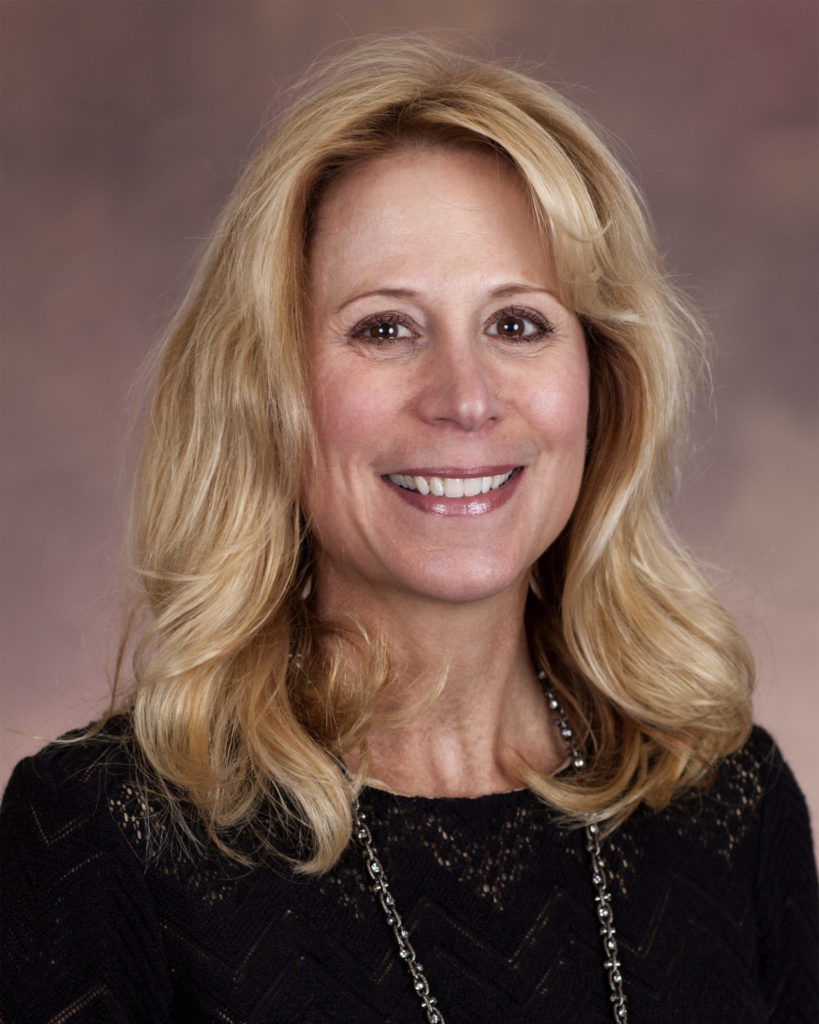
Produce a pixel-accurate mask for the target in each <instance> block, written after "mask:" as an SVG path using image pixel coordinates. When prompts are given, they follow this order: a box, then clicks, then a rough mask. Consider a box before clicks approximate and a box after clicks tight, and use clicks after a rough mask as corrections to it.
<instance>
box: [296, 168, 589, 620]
mask: <svg viewBox="0 0 819 1024" xmlns="http://www.w3.org/2000/svg"><path fill="white" fill-rule="evenodd" d="M555 293H556V282H555V279H554V274H553V270H552V266H551V261H550V259H549V257H548V254H547V252H546V250H545V248H544V245H543V242H542V239H541V236H540V233H539V231H538V229H537V227H536V225H535V222H534V220H533V217H532V214H531V212H530V206H529V202H528V200H527V197H526V194H525V192H524V189H523V186H522V185H521V183H520V181H519V180H518V178H517V177H516V175H515V174H514V172H513V171H511V170H510V169H509V168H508V167H507V166H505V165H504V164H502V163H501V162H499V161H498V160H496V159H495V158H494V157H492V156H489V155H485V154H481V153H473V152H468V151H459V150H448V149H442V148H430V149H406V150H399V151H397V152H395V153H393V154H389V155H387V156H384V157H378V158H375V159H374V160H372V161H370V162H369V163H366V164H364V165H362V166H360V167H358V168H356V169H354V170H352V171H350V172H349V173H348V174H347V175H346V176H344V177H342V178H341V179H340V180H339V181H337V182H336V183H334V185H333V186H332V187H331V188H330V190H329V192H328V194H327V196H326V198H325V199H324V201H323V203H322V205H321V207H320V209H319V214H318V219H317V223H316V229H315V234H314V238H313V242H312V246H311V262H310V290H309V302H310V305H309V316H308V330H309V346H310V361H311V374H312V389H313V390H312V402H313V412H314V417H315V428H316V441H317V446H316V447H317V459H316V464H315V466H314V467H313V469H312V471H311V472H310V473H309V474H308V476H307V478H306V479H305V483H304V504H305V509H306V512H307V514H308V518H309V521H310V524H311V529H312V534H313V539H314V550H315V570H316V576H315V585H316V587H317V589H318V594H319V599H320V600H321V601H323V602H324V606H325V607H326V608H329V609H331V610H333V611H336V612H342V611H344V610H345V608H346V609H353V608H355V606H356V605H355V601H356V599H357V596H358V597H363V596H365V595H367V596H369V598H371V599H372V598H373V597H374V598H376V599H378V598H379V597H381V598H386V597H387V596H388V592H395V593H401V594H405V595H406V594H412V595H415V596H419V597H425V598H427V599H429V600H431V601H444V602H470V601H477V600H481V599H488V598H492V597H494V596H497V595H499V594H501V593H505V592H508V591H509V588H523V589H525V587H526V586H527V584H528V571H529V568H530V566H531V565H532V563H533V562H534V561H535V560H536V559H537V558H538V557H539V556H540V555H541V554H542V553H543V552H544V551H545V550H546V548H548V547H549V545H550V544H551V543H552V542H553V541H554V540H555V538H556V537H557V535H558V534H559V533H560V532H561V530H562V529H563V527H564V526H565V525H566V522H567V520H568V518H569V516H570V514H571V511H572V508H573V507H574V504H575V501H576V498H577V494H578V490H579V488H580V482H581V477H582V473H583V464H584V456H585V446H586V419H587V411H588V390H589V370H588V361H587V358H586V346H585V340H584V336H583V331H582V328H581V325H580V323H579V321H578V318H577V317H576V316H575V315H574V313H572V312H571V311H570V310H568V309H566V308H565V307H564V306H562V305H561V304H560V302H558V300H557V298H556V297H555Z"/></svg>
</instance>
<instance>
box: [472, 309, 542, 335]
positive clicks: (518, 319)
mask: <svg viewBox="0 0 819 1024" xmlns="http://www.w3.org/2000/svg"><path fill="white" fill-rule="evenodd" d="M484 330H485V331H486V333H487V334H489V335H491V336H492V337H495V338H503V339H504V340H505V341H521V342H522V341H542V340H543V339H544V338H545V337H546V335H547V334H551V333H552V332H553V331H554V328H553V327H552V325H551V324H550V323H549V321H548V320H546V319H545V318H544V317H543V316H542V315H541V314H540V313H537V312H536V311H535V310H533V309H531V310H530V309H515V308H508V309H504V310H498V312H497V313H495V314H494V315H493V316H492V318H491V319H490V320H489V322H488V323H487V324H486V326H485V327H484Z"/></svg>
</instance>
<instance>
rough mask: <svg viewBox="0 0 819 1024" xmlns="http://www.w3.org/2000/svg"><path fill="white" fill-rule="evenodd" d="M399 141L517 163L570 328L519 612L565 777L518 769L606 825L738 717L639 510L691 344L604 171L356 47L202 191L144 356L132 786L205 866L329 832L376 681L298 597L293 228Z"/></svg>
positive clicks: (734, 677) (335, 828)
mask: <svg viewBox="0 0 819 1024" xmlns="http://www.w3.org/2000/svg"><path fill="white" fill-rule="evenodd" d="M406 145H434V146H481V147H488V148H489V149H490V150H491V151H493V152H495V153H497V154H499V155H500V156H501V157H502V158H503V159H504V160H506V161H508V162H509V164H511V165H512V166H513V167H514V168H516V170H517V172H518V173H519V174H520V176H521V179H522V180H523V182H524V183H525V184H526V186H527V188H528V190H529V194H530V196H531V202H532V210H533V214H534V216H535V217H536V218H537V220H538V222H539V224H540V225H541V228H542V231H543V233H544V237H545V238H546V239H547V241H548V244H549V245H550V247H551V251H552V254H553V258H554V262H555V268H556V271H557V278H558V280H559V282H560V285H561V288H562V294H561V296H560V298H561V301H563V302H564V304H565V305H567V306H568V307H569V308H571V309H573V310H574V311H576V312H577V314H578V315H579V316H580V318H581V320H582V322H583V324H584V326H585V330H586V335H587V341H588V351H589V359H590V364H591V415H590V435H589V452H588V461H587V466H586V469H585V476H584V480H583V484H582V488H581V493H580V497H579V500H578V502H577V506H576V508H575V510H574V513H573V515H572V517H571V520H570V522H569V525H568V526H567V528H566V530H565V531H564V533H563V534H562V536H561V537H560V538H559V539H558V541H557V542H556V543H555V544H553V545H552V547H551V548H550V549H549V550H548V551H547V552H546V553H545V554H544V555H543V556H542V558H541V559H540V560H539V562H538V563H537V564H536V565H535V566H534V567H533V570H532V589H531V592H530V599H529V603H528V606H527V611H526V623H527V631H528V636H529V640H530V644H531V648H532V652H533V657H534V658H535V659H536V660H537V661H538V662H539V663H540V665H542V667H543V668H544V669H545V671H546V672H547V674H548V676H549V679H550V682H551V685H552V686H553V687H554V688H555V689H556V690H557V691H558V692H559V694H560V696H561V699H562V701H563V702H564V703H565V706H566V707H567V709H568V711H569V714H570V717H571V718H572V720H573V722H574V724H575V727H576V730H577V733H578V736H579V738H580V740H581V742H582V743H583V745H584V747H585V750H586V756H587V766H586V768H585V769H584V770H582V771H579V772H577V773H576V774H575V775H573V776H572V777H570V778H560V777H557V778H555V777H542V776H540V775H538V774H537V773H535V772H533V771H531V770H529V769H526V768H522V769H521V774H522V776H523V778H524V781H525V782H526V783H527V784H528V785H529V786H530V787H531V788H532V789H533V790H534V791H535V792H537V793H538V794H540V795H541V796H542V797H543V798H544V799H545V800H547V801H548V802H549V803H550V804H552V805H553V806H555V807H558V808H560V809H562V811H563V812H564V813H565V815H566V816H567V818H569V819H572V820H575V821H587V820H591V819H595V820H599V821H603V822H606V823H607V827H614V826H615V825H616V824H617V823H619V822H620V821H622V820H623V819H624V818H625V817H626V816H627V815H628V814H629V813H630V812H631V811H632V810H633V809H634V808H635V807H636V806H637V805H638V804H639V803H641V802H646V803H648V804H649V805H651V806H652V807H657V808H659V807H662V806H664V805H665V804H666V803H667V802H668V801H669V800H670V799H671V798H672V796H673V795H674V794H675V793H677V792H678V791H680V790H681V789H683V788H685V787H687V786H690V785H692V784H695V783H698V782H702V781H704V780H706V779H707V777H708V774H709V771H710V769H711V768H712V767H713V765H714V763H715V762H716V760H717V759H718V758H719V757H721V756H723V755H725V754H726V753H728V752H730V751H731V750H733V749H735V748H736V747H737V746H739V745H740V744H741V743H742V741H743V739H744V738H745V736H746V734H747V731H748V728H749V724H750V710H749V707H750V691H751V678H752V669H751V664H750V660H749V657H748V654H747V652H746V648H745V646H744V645H743V643H742V641H741V640H740V638H739V636H738V635H737V633H736V631H735V628H734V625H733V623H732V621H731V619H730V617H729V616H728V614H727V613H726V611H725V610H724V609H723V608H722V606H721V605H720V604H719V602H718V601H717V600H716V599H715V598H714V597H713V596H712V594H711V592H710V590H709V589H708V587H707V585H706V584H705V583H704V581H703V579H702V578H701V576H700V575H699V573H698V571H697V570H696V568H695V567H694V565H693V564H692V561H691V559H690V557H689V556H688V555H687V554H686V553H685V552H684V551H683V550H682V548H681V547H680V546H679V545H678V544H677V543H676V541H675V540H674V539H673V536H672V534H671V532H670V531H669V529H668V528H667V526H666V525H665V520H664V517H663V514H662V508H661V504H662V499H663V496H664V494H665V493H666V491H667V489H668V488H669V486H670V485H671V484H672V483H673V477H674V466H675V461H676V457H677V447H678V446H677V442H678V439H679V437H680V436H681V426H682V422H683V419H684V416H685V413H686V408H687V404H688V395H689V386H690V382H691V379H692V371H693V370H695V369H696V367H697V365H698V363H699V361H700V358H701V349H702V334H701V332H700V329H699V327H698V324H697V321H696V319H695V318H694V317H693V316H692V314H691V313H690V311H689V309H688V307H687V305H686V303H685V301H684V300H683V298H682V297H681V296H680V294H679V293H678V292H677V291H676V290H675V288H674V287H673V286H672V284H671V283H670V281H669V279H668V277H667V275H666V274H665V272H664V270H663V268H662V266H661V264H660V261H659V259H658V257H657V254H656V251H655V248H654V245H653V242H652V239H651V236H650V232H649V229H648V227H647V223H646V217H645V215H644V213H643V210H642V208H641V203H640V200H639V198H638V196H637V195H636V193H635V190H634V187H633V186H632V184H631V182H630V180H629V178H628V176H627V175H626V173H625V172H624V171H623V169H622V168H621V167H620V165H619V164H618V162H617V161H616V160H615V158H614V157H613V156H612V154H611V152H610V151H609V149H608V148H607V147H606V145H605V144H604V143H603V142H602V141H601V139H600V137H599V134H598V133H597V132H595V131H594V130H593V129H592V128H591V127H590V125H589V122H588V120H587V119H585V118H584V117H583V116H582V115H580V114H579V113H578V111H577V110H575V109H574V107H573V106H571V105H570V104H569V103H568V102H567V101H566V100H565V99H563V98H562V97H561V96H560V95H559V94H558V93H556V92H555V91H554V90H553V89H551V88H549V87H548V86H546V85H544V84H542V83H541V82H539V81H536V80H534V79H533V78H531V77H528V76H526V75H524V74H521V73H519V72H517V71H514V70H509V69H506V68H504V67H501V66H498V65H496V64H493V63H486V62H482V61H480V60H476V59H474V58H472V57H469V56H465V55H463V54H460V53H457V52H455V51H454V50H452V49H450V48H446V47H442V46H439V45H437V44H436V43H434V42H430V41H428V40H418V39H413V40H410V41H400V42H395V41H389V40H384V39H378V40H375V41H372V42H369V43H366V44H364V45H358V46H357V47H355V48H354V49H352V50H351V51H349V52H347V53H346V54H344V55H342V56H340V57H336V58H334V59H331V60H329V61H327V62H324V63H322V64H321V65H319V66H318V67H316V68H314V69H313V70H312V71H311V72H310V74H309V75H308V76H307V78H306V80H305V81H304V82H303V83H302V84H301V88H300V93H299V98H298V99H297V101H296V102H295V104H294V105H292V106H291V108H290V109H289V111H288V112H287V113H285V114H284V116H283V117H282V118H281V119H280V121H279V123H278V126H277V128H276V129H275V130H274V131H273V132H272V133H271V134H270V136H269V138H268V139H267V140H266V141H265V142H264V144H263V145H262V146H261V148H260V150H259V152H258V154H257V155H256V156H255V158H254V159H253V160H252V161H251V163H250V164H249V166H248V167H247V169H246V171H245V172H244V174H243V176H242V178H241V180H240V181H239V183H238V186H237V187H236V189H235V191H234V193H233V196H232V198H231V199H230V200H229V202H228V204H227V206H226V208H225V210H224V212H223V214H222V216H221V219H220V220H219V222H218V225H217V227H216V230H215V232H214V234H213V238H212V241H211V243H210V245H209V247H208V248H207V250H206V252H205V254H204V257H203V260H202V263H201V267H200V270H199V272H198V274H197V276H196V278H195V280H194V282H193V284H192V287H191V289H190V292H189V294H188V297H187V299H186V300H185V302H184V304H183V307H182V309H181V311H180V312H179V314H178V316H177V318H176V320H175V322H174V323H173V324H172V325H171V328H170V330H169V332H168V335H167V338H166V340H165V343H164V347H163V350H162V352H161V358H160V362H159V365H158V372H157V380H156V386H155V391H154V395H153V400H152V404H151V406H150V412H149V415H148V418H147V426H146V433H145V441H144V447H143V451H142V457H141V462H140V466H139V472H138V477H137V482H136V489H135V495H136V499H135V513H134V531H133V533H134V546H135V551H134V560H135V564H136V568H137V571H138V579H139V597H138V603H141V605H142V611H143V612H144V613H145V614H144V617H143V618H142V620H141V626H140V628H139V631H138V641H137V643H136V647H135V650H134V672H135V679H136V685H135V686H134V688H133V691H132V692H131V693H130V694H129V696H128V698H127V700H126V705H127V707H128V708H129V709H130V711H131V713H132V716H133V728H134V731H135V736H136V740H137V743H138V746H139V748H140V751H141V754H142V756H143V757H144V759H145V761H146V763H147V766H148V768H149V769H150V775H151V777H152V778H153V780H154V785H155V786H158V787H159V789H160V790H161V791H162V795H163V796H164V797H165V806H166V807H167V808H168V809H169V810H170V812H171V814H172V815H173V817H174V819H175V820H176V822H177V824H179V825H181V826H182V827H183V828H184V827H186V825H185V823H186V822H188V821H189V814H190V810H191V808H193V809H194V811H195V813H196V815H197V816H198V817H199V818H200V819H201V820H203V821H204V823H205V826H206V828H207V830H208V833H209V835H210V837H211V839H212V840H213V841H215V842H216V843H217V844H218V845H220V846H221V847H223V848H224V849H226V850H227V851H228V852H229V853H231V854H232V855H234V856H245V855H246V851H247V850H248V849H249V847H248V845H247V843H246V842H245V841H244V840H243V839H242V840H241V841H240V840H239V838H238V837H242V836H243V835H250V836H251V837H252V839H253V844H255V846H256V848H258V847H263V848H269V847H271V846H272V847H276V846H277V845H278V847H279V848H281V847H282V846H283V845H287V846H288V850H289V851H290V856H291V857H293V858H294V859H295V861H296V862H297V865H298V867H299V869H300V870H303V871H306V872H322V871H326V870H327V869H328V868H330V867H331V866H332V865H333V864H334V863H335V862H336V860H337V859H338V857H339V855H340V853H341V851H342V850H343V849H344V847H345V846H346V844H347V843H348V841H349V837H350V829H351V800H352V793H353V792H354V790H355V786H353V787H351V786H350V783H349V780H348V779H347V778H346V777H345V774H344V771H343V768H342V767H341V762H340V757H341V755H342V754H343V753H344V752H345V751H348V750H351V749H353V748H355V747H360V748H362V749H363V750H365V751H366V738H367V733H368V730H369V729H370V727H371V725H372V722H373V707H374V704H375V701H376V697H377V696H378V693H379V692H380V690H381V689H382V688H383V687H384V685H385V684H386V682H387V680H388V679H389V672H390V670H389V657H388V651H386V650H385V649H384V645H383V643H380V642H379V641H378V640H377V638H372V637H369V636H367V633H366V630H364V629H361V630H360V631H359V632H358V633H356V632H355V630H354V629H353V627H349V628H346V629H345V628H343V627H338V626H337V627H333V626H330V625H328V624H325V623H321V622H319V621H317V619H316V617H315V615H314V614H313V612H312V610H311V607H310V601H309V598H306V597H305V592H306V584H307V581H308V580H309V575H310V543H309V535H308V533H307V531H306V529H305V524H304V520H303V517H302V513H301V508H300V484H301V480H302V476H303V469H304V466H305V464H306V462H305V460H309V458H310V451H311V436H312V435H311V424H310V414H309V374H308V369H307V366H306V356H305V352H306V346H305V343H304V336H303V335H304V322H305V316H304V303H305V291H306V288H305V282H306V265H307V259H308V255H309V253H308V246H309V235H310V228H311V223H312V219H313V216H314V214H315V210H316V208H317V205H318V204H319V203H320V201H321V197H322V195H323V193H324V190H325V189H326V188H327V187H328V185H329V184H330V183H331V182H332V181H333V180H334V179H335V178H336V177H337V176H338V175H339V174H342V173H344V172H345V171H347V170H349V168H350V167H351V166H353V165H355V164H356V163H360V162H361V161H366V160H368V159H372V158H374V157H375V156H377V155H378V154H382V153H386V152H390V151H392V150H395V149H396V148H397V147H401V146H406ZM550 595H556V596H555V598H554V599H552V598H551V596H550ZM123 649H124V648H123ZM364 764H365V766H366V758H365V761H364ZM363 770H364V769H362V771H363ZM360 781H361V780H360V779H359V780H357V781H356V784H358V783H360ZM271 809H272V811H271ZM271 814H272V817H271ZM262 822H264V823H265V824H264V825H263V824H262ZM240 845H241V847H242V849H243V851H245V852H244V853H242V854H239V853H238V852H237V850H238V849H239V846H240ZM293 851H295V852H293Z"/></svg>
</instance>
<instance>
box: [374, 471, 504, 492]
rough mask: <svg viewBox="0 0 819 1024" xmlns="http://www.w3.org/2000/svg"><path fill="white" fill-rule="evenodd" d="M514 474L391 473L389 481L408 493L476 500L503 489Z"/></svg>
mask: <svg viewBox="0 0 819 1024" xmlns="http://www.w3.org/2000/svg"><path fill="white" fill-rule="evenodd" d="M513 473H514V469H510V470H509V472H508V473H499V474H498V475H497V476H406V475H405V474H403V473H390V475H389V479H390V480H391V481H392V482H393V483H394V484H397V485H398V486H399V487H404V488H406V489H407V490H408V491H420V493H421V494H434V495H435V496H436V497H438V498H474V497H475V495H477V494H486V493H488V492H489V491H494V490H496V488H498V487H501V486H502V485H503V484H505V483H506V481H507V480H508V479H509V477H510V476H511V475H512V474H513Z"/></svg>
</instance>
